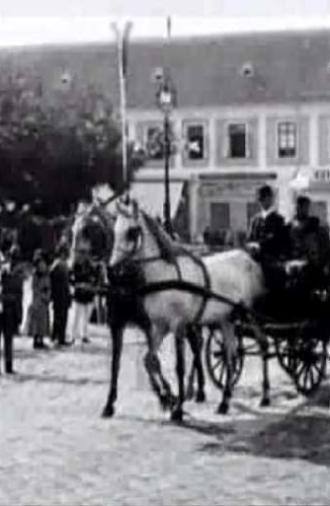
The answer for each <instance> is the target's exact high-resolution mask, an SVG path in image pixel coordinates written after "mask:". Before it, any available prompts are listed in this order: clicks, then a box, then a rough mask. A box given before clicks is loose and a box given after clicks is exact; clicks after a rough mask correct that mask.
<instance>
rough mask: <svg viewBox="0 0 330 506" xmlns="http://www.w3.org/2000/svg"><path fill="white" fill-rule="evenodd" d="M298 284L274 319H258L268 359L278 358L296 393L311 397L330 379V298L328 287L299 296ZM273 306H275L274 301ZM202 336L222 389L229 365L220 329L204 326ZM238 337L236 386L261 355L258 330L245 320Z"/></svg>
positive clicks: (240, 323) (239, 324)
mask: <svg viewBox="0 0 330 506" xmlns="http://www.w3.org/2000/svg"><path fill="white" fill-rule="evenodd" d="M296 281H297V278H295V279H294V280H293V279H292V278H291V279H290V282H291V286H287V287H286V290H287V292H286V294H283V299H282V300H281V301H277V303H278V304H280V308H277V311H276V313H275V315H274V314H273V315H272V316H271V317H269V316H266V315H265V314H264V313H262V312H260V313H258V312H257V313H256V318H257V320H258V322H259V324H260V326H261V328H262V329H263V332H264V334H265V335H266V336H267V338H268V341H269V348H268V349H267V351H266V354H267V359H272V358H276V359H277V361H278V363H279V364H280V366H281V367H282V369H283V370H284V371H285V372H286V373H287V374H288V375H289V377H290V378H291V379H292V381H293V383H294V385H295V387H296V389H297V391H298V392H299V393H301V394H303V395H305V396H309V395H311V394H313V393H314V392H315V391H316V390H317V388H318V387H319V386H320V384H321V382H322V381H323V380H324V379H325V378H326V375H327V362H328V360H329V361H330V352H329V342H330V293H329V288H328V289H326V290H325V289H316V288H314V289H309V291H308V293H307V294H306V293H304V294H303V295H301V294H300V296H299V285H298V286H296ZM288 284H289V283H288ZM292 285H295V286H292ZM296 299H299V300H298V304H294V301H295V300H296ZM271 304H273V305H274V304H276V302H274V301H272V302H271ZM297 306H298V307H297ZM294 308H295V310H294ZM268 309H269V308H268ZM288 309H289V311H288ZM198 332H200V333H201V334H202V336H203V342H204V343H205V348H204V349H205V352H204V353H205V364H206V368H207V372H208V375H209V377H210V378H211V380H212V382H213V384H214V385H215V386H216V387H217V388H219V389H223V388H224V386H225V383H226V376H227V366H226V360H225V348H224V341H223V335H222V332H221V328H219V327H217V326H207V327H201V328H199V329H198ZM235 334H236V337H237V341H238V343H237V353H236V357H235V361H234V374H233V383H234V384H236V383H238V381H239V379H240V377H241V374H242V371H243V367H244V362H245V360H246V359H247V358H248V357H253V356H258V355H259V354H260V349H259V347H258V346H257V344H256V340H255V335H254V332H253V329H252V328H251V326H250V325H249V324H247V323H246V321H244V319H243V320H242V319H240V318H238V319H237V321H235Z"/></svg>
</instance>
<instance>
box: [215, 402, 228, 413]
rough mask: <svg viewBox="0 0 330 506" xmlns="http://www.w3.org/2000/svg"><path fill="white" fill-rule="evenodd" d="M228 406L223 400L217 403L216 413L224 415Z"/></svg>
mask: <svg viewBox="0 0 330 506" xmlns="http://www.w3.org/2000/svg"><path fill="white" fill-rule="evenodd" d="M228 409H229V406H228V404H226V403H225V402H222V403H221V404H219V406H218V409H217V411H216V413H217V415H226V414H227V413H228Z"/></svg>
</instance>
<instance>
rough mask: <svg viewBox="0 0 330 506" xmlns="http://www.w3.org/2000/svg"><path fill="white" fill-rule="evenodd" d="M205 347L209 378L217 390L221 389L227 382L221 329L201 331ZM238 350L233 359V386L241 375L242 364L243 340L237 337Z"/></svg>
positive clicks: (207, 328)
mask: <svg viewBox="0 0 330 506" xmlns="http://www.w3.org/2000/svg"><path fill="white" fill-rule="evenodd" d="M203 333H204V338H205V339H206V346H205V361H206V367H207V370H208V373H209V376H210V378H211V380H212V382H213V383H214V385H215V386H216V387H217V388H220V389H223V388H224V387H225V384H226V381H227V374H228V370H227V364H226V360H225V346H224V340H223V335H222V332H221V329H219V328H209V327H206V328H204V329H203ZM237 339H238V348H237V355H236V357H235V359H234V373H233V385H235V384H236V383H237V382H238V380H239V378H240V376H241V373H242V368H243V362H244V350H243V340H242V337H241V336H239V335H238V336H237Z"/></svg>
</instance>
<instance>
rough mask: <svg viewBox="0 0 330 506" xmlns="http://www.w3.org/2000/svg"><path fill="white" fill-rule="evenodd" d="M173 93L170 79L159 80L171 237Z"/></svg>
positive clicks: (166, 216) (167, 225)
mask: <svg viewBox="0 0 330 506" xmlns="http://www.w3.org/2000/svg"><path fill="white" fill-rule="evenodd" d="M174 101H175V93H174V88H173V86H172V85H171V82H170V79H169V77H168V76H167V77H166V78H164V77H163V78H162V79H161V83H160V87H159V89H158V91H157V103H158V106H159V107H160V109H161V111H162V112H163V115H164V124H163V128H164V190H165V191H164V226H165V230H166V232H167V233H168V234H170V235H172V223H171V195H170V157H171V138H170V114H171V112H172V109H173V107H174Z"/></svg>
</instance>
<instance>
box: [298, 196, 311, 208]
mask: <svg viewBox="0 0 330 506" xmlns="http://www.w3.org/2000/svg"><path fill="white" fill-rule="evenodd" d="M296 204H297V205H298V206H303V205H310V204H311V199H310V198H309V197H307V196H306V195H299V197H297V200H296Z"/></svg>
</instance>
